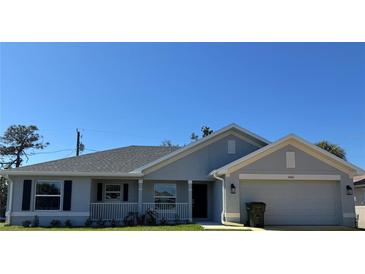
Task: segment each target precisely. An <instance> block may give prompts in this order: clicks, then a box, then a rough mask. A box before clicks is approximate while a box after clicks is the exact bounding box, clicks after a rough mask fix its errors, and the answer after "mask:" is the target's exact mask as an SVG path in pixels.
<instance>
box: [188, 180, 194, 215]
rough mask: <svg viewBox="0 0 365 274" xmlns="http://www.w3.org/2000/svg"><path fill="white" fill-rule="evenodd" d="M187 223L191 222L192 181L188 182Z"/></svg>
mask: <svg viewBox="0 0 365 274" xmlns="http://www.w3.org/2000/svg"><path fill="white" fill-rule="evenodd" d="M188 203H189V222H192V221H193V181H192V180H189V181H188Z"/></svg>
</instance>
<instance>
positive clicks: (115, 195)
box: [105, 184, 122, 201]
mask: <svg viewBox="0 0 365 274" xmlns="http://www.w3.org/2000/svg"><path fill="white" fill-rule="evenodd" d="M121 197H122V191H121V186H120V185H119V184H108V185H105V200H108V201H113V200H120V198H121Z"/></svg>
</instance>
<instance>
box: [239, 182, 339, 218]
mask: <svg viewBox="0 0 365 274" xmlns="http://www.w3.org/2000/svg"><path fill="white" fill-rule="evenodd" d="M240 201H241V221H242V222H245V221H246V218H247V217H246V216H247V213H246V208H245V204H246V203H247V202H264V203H265V204H266V212H265V225H338V224H340V218H341V205H340V201H341V195H340V183H339V182H338V181H313V180H304V181H300V180H241V181H240Z"/></svg>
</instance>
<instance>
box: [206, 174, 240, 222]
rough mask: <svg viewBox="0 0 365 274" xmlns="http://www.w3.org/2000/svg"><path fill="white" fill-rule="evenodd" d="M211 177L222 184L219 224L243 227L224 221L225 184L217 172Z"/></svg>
mask: <svg viewBox="0 0 365 274" xmlns="http://www.w3.org/2000/svg"><path fill="white" fill-rule="evenodd" d="M213 177H214V178H215V179H217V180H218V181H221V182H222V213H221V223H222V224H223V225H230V226H243V224H238V223H232V222H227V221H226V184H225V181H224V179H223V178H222V177H219V176H218V175H217V172H216V171H214V172H213Z"/></svg>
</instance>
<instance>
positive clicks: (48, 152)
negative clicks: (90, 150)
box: [32, 148, 75, 155]
mask: <svg viewBox="0 0 365 274" xmlns="http://www.w3.org/2000/svg"><path fill="white" fill-rule="evenodd" d="M71 150H72V151H74V150H75V149H73V148H71V149H61V150H56V151H44V152H37V153H32V154H33V155H38V154H52V153H59V152H63V151H71Z"/></svg>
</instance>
